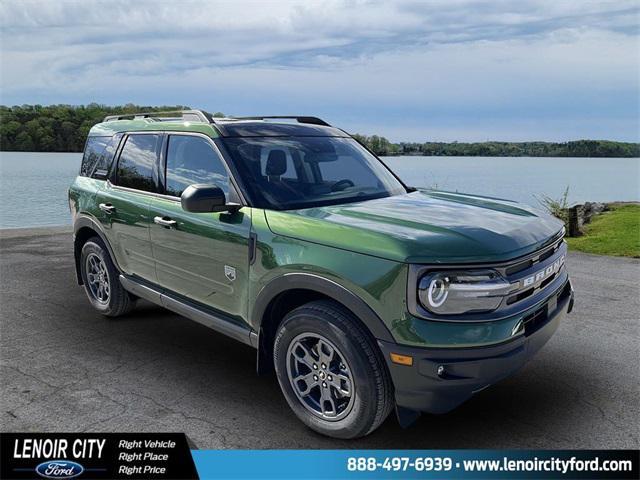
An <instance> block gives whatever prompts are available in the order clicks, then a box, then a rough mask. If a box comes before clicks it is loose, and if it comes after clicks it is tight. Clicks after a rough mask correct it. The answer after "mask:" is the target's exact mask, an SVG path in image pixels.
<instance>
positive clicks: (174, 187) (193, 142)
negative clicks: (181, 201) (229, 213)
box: [166, 135, 229, 197]
mask: <svg viewBox="0 0 640 480" xmlns="http://www.w3.org/2000/svg"><path fill="white" fill-rule="evenodd" d="M166 179H167V187H166V194H167V195H172V196H174V197H179V196H180V195H182V192H183V191H184V189H185V188H187V187H188V186H189V185H193V184H194V183H209V184H216V185H217V186H218V187H220V188H221V189H222V190H223V191H224V194H225V195H226V196H227V197H228V196H229V175H228V173H227V170H226V168H225V167H224V164H223V163H222V160H221V159H220V157H219V156H218V153H217V152H216V151H215V150H214V148H213V146H212V145H211V144H210V143H209V142H208V141H207V140H205V139H204V138H199V137H194V136H190V135H171V136H170V137H169V147H168V149H167V172H166Z"/></svg>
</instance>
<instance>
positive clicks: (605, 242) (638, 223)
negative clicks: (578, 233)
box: [566, 204, 640, 258]
mask: <svg viewBox="0 0 640 480" xmlns="http://www.w3.org/2000/svg"><path fill="white" fill-rule="evenodd" d="M566 240H567V243H568V244H569V248H570V249H572V250H578V251H580V252H586V253H595V254H598V255H615V256H620V257H635V258H640V205H636V204H628V205H611V210H610V211H608V212H603V213H601V214H600V215H596V216H595V217H593V219H592V220H591V223H589V224H587V225H585V227H584V235H583V236H582V237H577V238H567V239H566Z"/></svg>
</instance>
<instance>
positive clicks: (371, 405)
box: [274, 301, 393, 438]
mask: <svg viewBox="0 0 640 480" xmlns="http://www.w3.org/2000/svg"><path fill="white" fill-rule="evenodd" d="M274 364H275V368H276V374H277V376H278V382H279V383H280V387H281V389H282V392H283V393H284V396H285V398H286V400H287V402H288V403H289V406H290V407H291V408H292V409H293V411H294V412H295V414H296V415H297V416H298V418H300V420H302V422H304V423H305V424H306V425H307V426H309V427H310V428H312V429H313V430H315V431H317V432H319V433H322V434H324V435H328V436H331V437H335V438H357V437H361V436H364V435H367V434H368V433H370V432H372V431H373V430H375V429H376V428H377V427H378V426H379V425H380V424H381V423H382V422H383V421H384V419H385V418H386V417H387V416H388V415H389V412H390V411H391V409H392V406H393V400H392V398H393V387H392V385H391V380H390V378H389V373H388V371H387V369H386V366H385V365H384V361H383V359H382V358H381V354H380V351H379V350H378V348H377V347H376V345H375V343H374V342H373V339H372V338H371V337H370V335H368V333H367V332H366V331H365V330H364V328H363V327H362V326H361V325H360V323H359V322H358V320H357V319H356V318H355V317H354V316H353V314H352V313H351V312H349V311H348V310H346V309H345V308H344V307H342V306H341V305H339V304H336V303H334V302H330V301H317V302H311V303H308V304H306V305H303V306H302V307H299V308H297V309H295V310H293V311H292V312H290V313H289V314H288V315H287V316H286V317H285V318H284V320H283V321H282V324H281V325H280V328H279V331H278V333H277V336H276V340H275V344H274Z"/></svg>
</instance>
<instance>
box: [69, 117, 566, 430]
mask: <svg viewBox="0 0 640 480" xmlns="http://www.w3.org/2000/svg"><path fill="white" fill-rule="evenodd" d="M69 204H70V208H71V213H72V216H73V222H74V232H75V234H74V252H75V261H76V271H77V277H78V282H79V283H80V284H81V285H84V289H85V291H86V293H87V296H88V298H89V301H90V302H91V304H92V305H93V306H94V307H95V308H96V309H97V310H98V311H99V312H101V313H103V314H104V315H108V316H118V315H123V314H126V313H128V312H130V311H131V309H132V308H133V306H134V304H135V302H136V300H137V299H138V298H143V299H146V300H150V301H151V302H154V303H156V304H158V305H162V306H163V307H166V308H168V309H169V310H172V311H174V312H176V313H179V314H180V315H183V316H185V317H188V318H190V319H192V320H195V321H197V322H200V323H202V324H204V325H206V326H208V327H210V328H212V329H214V330H217V331H219V332H221V333H224V334H226V335H229V336H231V337H233V338H235V339H237V340H239V341H241V342H243V343H246V344H248V345H251V346H253V347H255V348H256V349H257V369H258V372H259V373H262V372H268V371H270V370H275V373H276V376H277V378H278V382H279V383H280V387H281V388H282V392H283V394H284V396H285V398H286V400H287V402H288V403H289V405H290V406H291V408H292V409H293V411H294V412H295V414H296V415H297V416H298V417H299V418H300V420H302V421H303V422H304V423H305V424H306V425H308V426H309V427H311V428H312V429H314V430H316V431H318V432H320V433H323V434H325V435H329V436H333V437H338V438H354V437H358V436H362V435H366V434H368V433H369V432H371V431H373V430H374V429H375V428H376V427H378V426H379V425H380V424H381V423H382V422H383V421H384V420H385V418H386V417H387V416H388V414H389V413H390V412H391V410H392V409H395V411H396V414H397V417H398V419H399V421H400V423H401V424H402V425H403V426H406V425H409V424H410V423H411V422H412V421H413V420H414V419H415V418H416V417H417V416H418V415H419V414H420V412H430V413H444V412H447V411H449V410H451V409H453V408H455V407H456V406H457V405H459V404H461V403H462V402H464V401H465V400H467V399H468V398H469V397H471V396H472V395H473V394H474V393H475V392H478V391H480V390H482V389H483V388H485V387H487V386H489V385H491V384H493V383H495V382H497V381H499V380H500V379H502V378H504V377H506V376H508V375H510V374H511V373H513V372H514V371H516V370H517V369H518V368H520V367H521V366H522V365H523V364H524V363H525V361H526V360H527V359H528V358H530V357H531V356H532V355H533V354H534V353H535V352H536V351H537V350H538V349H539V348H540V347H541V346H542V345H543V344H544V343H545V342H546V341H547V340H548V339H549V338H550V336H551V335H552V334H553V333H554V331H555V330H556V328H557V327H558V324H559V322H560V320H561V318H562V317H563V316H564V315H565V313H568V312H570V311H571V309H572V306H573V290H572V287H571V284H570V282H569V278H568V276H567V272H566V269H565V266H564V260H565V255H566V251H567V247H566V244H565V243H564V241H563V234H564V228H563V225H562V223H561V222H560V221H558V220H557V219H554V218H553V217H551V216H549V215H546V214H544V213H542V212H540V211H537V210H534V209H532V208H530V207H526V206H523V205H519V204H517V203H514V202H511V201H508V200H502V199H495V198H488V197H481V196H478V195H463V194H459V193H451V192H440V191H432V190H417V189H415V188H412V187H410V186H407V185H405V184H404V183H403V182H402V181H401V180H400V179H399V178H398V177H397V176H396V175H395V174H394V173H393V172H392V171H391V170H390V169H389V168H387V167H386V166H385V164H384V163H383V162H382V161H381V160H380V159H379V158H377V157H376V156H375V155H374V154H373V153H372V152H370V151H368V150H367V149H366V148H365V147H364V146H362V145H361V144H359V143H358V142H357V141H356V140H355V139H353V138H352V137H351V136H349V135H348V134H347V133H345V132H344V131H343V130H340V129H337V128H333V127H331V126H330V125H328V124H327V123H326V122H324V121H322V120H320V119H318V118H315V117H251V118H212V117H211V116H210V115H209V114H207V113H205V112H202V111H199V110H188V111H181V112H174V113H163V114H160V113H154V114H146V113H141V114H134V115H129V116H126V115H123V116H115V117H107V118H105V120H104V122H103V123H100V124H98V125H96V126H94V127H93V128H92V129H91V131H90V133H89V137H88V139H87V143H86V147H85V152H84V156H83V159H82V166H81V170H80V174H79V175H78V177H77V178H76V179H75V181H74V183H73V185H72V186H71V188H70V190H69Z"/></svg>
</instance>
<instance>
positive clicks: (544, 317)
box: [522, 283, 571, 337]
mask: <svg viewBox="0 0 640 480" xmlns="http://www.w3.org/2000/svg"><path fill="white" fill-rule="evenodd" d="M569 295H571V285H569V283H567V284H566V285H565V286H564V288H562V290H560V291H556V293H554V294H553V295H551V296H550V297H549V301H547V302H546V304H545V305H543V306H542V307H540V308H538V309H537V310H536V311H535V312H533V313H530V314H529V315H527V316H526V317H524V318H523V319H522V322H523V323H524V334H525V336H527V337H528V336H529V335H531V334H533V333H535V332H537V331H538V330H540V328H542V327H544V326H545V324H546V323H547V321H548V320H549V318H550V317H551V314H552V313H553V311H550V310H551V309H555V308H557V306H558V305H561V304H562V302H564V300H565V299H567V298H568V297H569ZM554 296H555V299H554V298H553V297H554ZM554 300H555V301H554Z"/></svg>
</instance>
